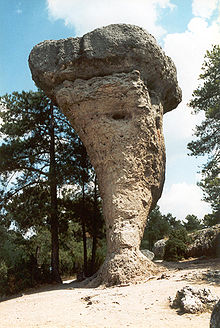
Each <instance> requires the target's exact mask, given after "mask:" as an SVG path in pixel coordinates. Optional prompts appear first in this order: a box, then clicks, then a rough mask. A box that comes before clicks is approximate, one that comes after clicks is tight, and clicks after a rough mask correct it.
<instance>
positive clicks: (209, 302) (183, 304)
mask: <svg viewBox="0 0 220 328" xmlns="http://www.w3.org/2000/svg"><path fill="white" fill-rule="evenodd" d="M218 300H219V298H218V297H217V296H215V295H213V294H212V292H211V291H210V290H209V289H208V288H203V289H196V288H194V287H189V286H186V287H183V288H182V289H181V290H180V291H177V293H176V297H175V298H174V299H173V300H172V299H171V298H170V306H171V307H172V308H175V309H179V310H180V311H181V312H183V313H201V312H206V311H209V310H212V309H213V308H214V306H215V304H216V303H217V302H218Z"/></svg>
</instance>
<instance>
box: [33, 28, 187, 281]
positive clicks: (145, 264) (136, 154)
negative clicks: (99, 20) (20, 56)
mask: <svg viewBox="0 0 220 328" xmlns="http://www.w3.org/2000/svg"><path fill="white" fill-rule="evenodd" d="M29 64H30V68H31V71H32V76H33V79H34V81H35V82H36V83H37V85H38V86H39V87H41V88H42V89H43V90H44V91H45V93H46V94H47V95H48V96H49V97H51V99H52V100H53V102H54V103H55V104H57V105H58V106H59V107H60V108H61V109H62V111H63V112H64V114H65V115H66V116H67V117H68V119H69V120H70V122H71V124H72V125H73V127H74V129H75V130H76V132H77V133H78V134H79V136H80V138H81V140H82V141H83V143H84V145H85V146H86V149H87V152H88V155H89V157H90V160H91V163H92V164H93V166H94V168H95V171H96V173H97V177H98V184H99V189H100V193H101V197H102V200H103V212H104V217H105V222H106V230H107V257H106V261H105V263H104V265H103V266H102V268H101V269H100V271H99V273H98V276H97V279H96V282H97V283H105V284H107V285H112V284H120V283H125V282H131V281H135V280H140V279H141V278H142V277H143V276H146V275H149V274H151V272H153V271H154V270H155V265H154V264H153V263H152V262H151V261H149V260H148V259H147V258H146V257H145V256H144V255H143V254H142V253H141V252H140V250H139V247H140V242H141V238H142V236H143V231H144V227H145V224H146V218H147V216H148V213H149V211H150V209H151V208H152V206H154V205H155V204H156V202H157V200H158V199H159V197H160V196H161V192H162V187H163V183H164V173H165V147H164V138H163V133H162V119H163V113H164V112H167V111H170V110H172V109H174V108H175V107H176V106H177V105H178V103H179V102H180V100H181V91H180V89H179V87H178V85H177V79H176V70H175V66H174V64H173V63H172V61H171V59H170V58H169V57H167V56H166V55H165V54H164V52H163V51H162V49H161V48H160V47H159V46H158V45H157V43H156V41H155V39H154V38H153V37H152V36H151V35H150V34H148V33H147V32H146V31H144V30H143V29H141V28H139V27H137V26H132V25H125V24H116V25H110V26H107V27H104V28H101V29H97V30H95V31H93V32H90V33H88V34H86V35H84V36H83V37H82V38H75V39H73V38H69V39H66V40H58V41H44V42H42V43H40V44H39V45H37V46H35V47H34V48H33V50H32V52H31V54H30V57H29Z"/></svg>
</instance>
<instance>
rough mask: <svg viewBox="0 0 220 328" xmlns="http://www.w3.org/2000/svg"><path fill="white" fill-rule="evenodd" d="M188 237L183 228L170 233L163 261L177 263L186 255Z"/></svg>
mask: <svg viewBox="0 0 220 328" xmlns="http://www.w3.org/2000/svg"><path fill="white" fill-rule="evenodd" d="M188 243H189V237H188V235H187V231H186V229H184V228H180V229H178V230H174V231H172V232H171V233H170V236H169V240H168V241H167V242H166V246H165V253H164V260H166V261H179V260H181V259H183V258H184V257H185V255H186V250H187V244H188Z"/></svg>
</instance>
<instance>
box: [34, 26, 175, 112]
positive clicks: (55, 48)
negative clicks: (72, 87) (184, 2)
mask: <svg viewBox="0 0 220 328" xmlns="http://www.w3.org/2000/svg"><path fill="white" fill-rule="evenodd" d="M29 66H30V69H31V72H32V78H33V80H34V81H35V82H36V84H37V85H38V86H39V87H41V88H42V89H43V90H44V91H45V93H46V94H47V95H48V96H49V97H50V98H51V99H53V101H54V103H55V104H56V99H55V95H54V90H55V88H56V87H57V86H58V85H60V84H61V83H62V82H63V81H65V80H69V81H74V80H76V79H84V80H88V79H90V78H93V77H97V76H100V77H101V76H106V75H111V74H113V73H122V72H125V73H127V72H131V71H133V70H138V71H139V72H140V74H141V78H142V80H143V81H144V82H145V84H146V86H147V88H148V91H149V93H150V94H152V95H157V96H159V98H160V101H161V102H162V104H163V107H164V112H167V111H170V110H172V109H174V108H175V107H176V106H177V105H178V104H179V102H180V101H181V90H180V88H179V87H178V83H177V76H176V68H175V65H174V64H173V62H172V60H171V59H170V58H169V57H168V56H166V55H165V53H164V51H163V50H162V49H161V47H160V46H159V45H158V44H157V42H156V40H155V38H154V37H153V36H152V35H151V34H149V33H148V32H147V31H145V30H144V29H143V28H141V27H138V26H134V25H128V24H112V25H108V26H106V27H102V28H98V29H96V30H94V31H92V32H89V33H87V34H85V35H84V36H82V37H81V38H79V37H77V38H68V39H61V40H47V41H44V42H41V43H39V44H38V45H36V46H35V47H34V48H33V49H32V51H31V53H30V56H29Z"/></svg>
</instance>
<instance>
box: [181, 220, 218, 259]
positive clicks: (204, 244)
mask: <svg viewBox="0 0 220 328" xmlns="http://www.w3.org/2000/svg"><path fill="white" fill-rule="evenodd" d="M190 237H191V240H192V241H191V243H190V245H189V246H188V247H187V253H186V256H187V257H200V256H211V257H218V256H220V254H219V252H218V247H219V245H220V224H217V225H215V226H213V227H209V228H206V229H202V230H199V231H196V232H194V233H192V234H190Z"/></svg>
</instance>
